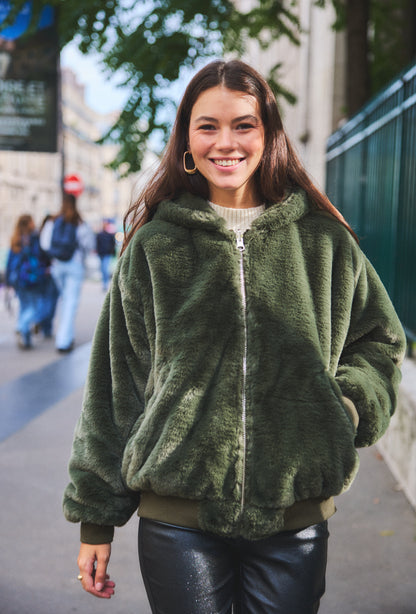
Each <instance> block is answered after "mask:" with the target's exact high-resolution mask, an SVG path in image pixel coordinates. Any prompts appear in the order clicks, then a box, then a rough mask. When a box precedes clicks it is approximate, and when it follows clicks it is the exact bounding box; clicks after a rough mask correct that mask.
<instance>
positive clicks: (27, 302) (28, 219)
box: [6, 214, 47, 349]
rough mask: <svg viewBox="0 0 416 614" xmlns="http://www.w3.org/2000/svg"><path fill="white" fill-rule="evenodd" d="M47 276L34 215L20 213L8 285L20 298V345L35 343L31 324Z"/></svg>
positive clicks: (9, 263) (10, 261) (9, 258)
mask: <svg viewBox="0 0 416 614" xmlns="http://www.w3.org/2000/svg"><path fill="white" fill-rule="evenodd" d="M46 276H47V260H46V257H45V254H43V253H42V250H41V248H40V245H39V236H38V234H37V232H36V229H35V223H34V221H33V218H32V216H31V215H29V214H25V215H21V216H20V217H19V218H18V220H17V222H16V226H15V228H14V232H13V235H12V237H11V242H10V250H9V253H8V258H7V267H6V285H8V286H11V287H13V288H14V290H15V292H16V295H17V298H18V300H19V313H18V318H17V330H16V333H17V335H18V345H19V347H20V348H21V349H30V348H31V347H32V336H31V334H32V328H33V326H34V325H35V324H36V319H37V313H38V305H39V301H40V297H41V292H42V286H43V284H44V282H45V279H46Z"/></svg>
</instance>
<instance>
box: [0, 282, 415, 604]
mask: <svg viewBox="0 0 416 614" xmlns="http://www.w3.org/2000/svg"><path fill="white" fill-rule="evenodd" d="M102 298H103V297H102V295H101V292H100V290H99V286H98V285H95V286H94V284H92V283H89V282H88V283H87V284H86V285H85V288H84V291H83V296H82V302H81V307H80V312H79V323H77V346H76V349H75V350H74V352H73V353H72V354H71V355H68V356H64V357H61V356H59V355H57V354H56V353H55V352H54V350H53V345H52V346H51V345H49V346H46V345H45V344H44V343H43V342H40V341H39V345H38V348H37V349H35V350H33V351H31V352H19V351H18V350H15V349H14V345H13V344H14V336H13V333H12V329H11V331H10V330H9V331H8V330H7V325H9V326H10V322H9V323H7V321H6V316H5V315H4V313H2V312H1V310H0V359H1V364H2V368H1V370H0V394H1V392H2V390H3V391H4V390H6V388H7V389H9V391H10V387H11V386H12V384H13V385H16V389H17V388H18V386H17V383H18V382H20V383H21V382H22V381H26V382H27V381H28V380H27V379H24V378H25V377H26V378H27V377H28V374H30V376H31V377H32V378H34V379H36V378H37V379H38V380H39V385H40V387H41V388H44V389H45V390H46V391H47V392H48V391H49V392H50V399H52V401H51V404H50V405H48V409H46V410H45V411H43V412H42V413H38V414H36V417H34V418H33V419H31V420H30V421H29V422H27V424H25V425H24V426H23V427H20V428H19V430H17V431H16V432H14V433H13V434H12V435H10V436H9V437H7V438H6V439H4V440H3V441H2V442H0V476H1V478H0V480H1V493H2V504H1V507H0V522H1V527H2V544H1V548H0V568H1V570H2V571H1V575H0V612H1V614H71V613H73V612H82V614H94V613H106V612H108V613H110V612H111V614H129V613H131V614H133V613H134V614H150V610H149V607H148V605H147V600H146V597H145V593H144V589H143V584H142V581H141V579H140V573H139V568H138V560H137V517H133V518H132V519H131V520H130V522H129V523H128V524H127V525H126V527H124V528H122V529H118V530H116V538H115V542H114V545H113V554H112V559H111V563H110V568H109V572H110V574H111V577H112V578H113V579H114V580H115V581H116V583H117V593H116V595H115V597H114V598H112V599H111V600H109V601H106V600H97V599H94V598H93V597H91V596H90V595H88V594H86V593H84V592H83V591H82V590H81V587H80V586H79V582H78V581H77V579H76V576H77V574H78V569H77V565H76V555H77V550H78V542H79V534H78V526H76V525H72V524H70V523H68V522H66V521H65V519H64V517H63V515H62V511H61V499H62V492H63V489H64V487H65V485H66V483H67V462H68V457H69V452H70V446H71V441H72V433H73V428H74V425H75V422H76V419H77V417H78V415H79V411H80V406H81V401H82V383H81V382H80V380H77V379H75V380H74V381H73V387H72V389H68V390H66V392H65V397H64V398H60V399H58V400H55V401H54V400H53V399H54V396H53V395H54V388H60V386H57V385H56V384H57V380H56V376H55V375H53V374H54V373H56V372H57V371H56V369H63V370H64V371H66V372H67V373H69V372H70V370H71V369H73V368H74V365H78V366H79V367H80V368H81V365H83V364H85V357H86V355H87V353H88V350H89V345H88V344H89V341H90V339H91V336H92V330H93V328H94V325H95V321H96V318H97V315H98V312H99V309H100V306H101V303H102ZM14 354H16V356H15V355H14ZM45 369H49V371H46V372H47V373H49V375H50V377H49V379H48V380H46V381H43V379H42V374H43V375H44V374H45ZM51 373H52V375H51ZM19 378H22V379H19ZM24 390H25V389H24ZM28 395H29V400H33V403H29V406H32V407H34V406H35V405H36V403H35V399H34V396H33V392H32V393H31V392H29V391H28ZM0 415H1V416H2V420H3V417H4V409H3V407H2V409H1V410H0ZM360 456H361V470H360V472H359V474H358V477H357V479H356V481H355V483H354V484H353V486H352V488H351V490H350V491H349V492H348V493H346V494H345V495H342V496H341V497H339V498H338V500H337V507H338V512H337V514H336V515H335V516H334V517H333V518H332V519H331V520H330V521H329V528H330V532H331V538H330V542H329V561H328V575H327V592H326V595H325V596H324V598H323V600H322V605H321V609H320V611H319V614H414V613H415V612H416V605H415V604H416V581H415V575H416V541H415V539H416V516H415V514H414V512H413V510H412V508H411V506H410V505H409V503H408V502H407V500H406V499H405V497H404V496H403V493H402V492H400V491H398V490H397V489H396V484H395V480H394V478H393V477H392V475H391V473H390V472H389V470H388V468H387V466H386V464H385V463H384V461H383V460H382V458H381V456H380V455H379V454H378V452H377V450H376V448H371V449H369V450H362V451H361V452H360ZM184 614H190V613H185V612H184ZM192 614H197V613H192ZM253 614H257V613H253ZM293 614H297V613H296V612H293Z"/></svg>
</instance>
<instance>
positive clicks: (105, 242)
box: [96, 220, 116, 292]
mask: <svg viewBox="0 0 416 614" xmlns="http://www.w3.org/2000/svg"><path fill="white" fill-rule="evenodd" d="M96 250H97V254H98V257H99V259H100V269H101V279H102V284H103V290H104V292H106V291H107V290H108V284H109V283H110V278H111V273H110V267H111V262H112V259H113V257H114V256H115V254H116V239H115V233H114V232H113V231H112V226H111V223H110V222H109V221H108V220H104V222H103V227H102V230H101V231H100V232H98V233H97V236H96Z"/></svg>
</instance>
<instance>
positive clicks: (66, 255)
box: [49, 216, 78, 262]
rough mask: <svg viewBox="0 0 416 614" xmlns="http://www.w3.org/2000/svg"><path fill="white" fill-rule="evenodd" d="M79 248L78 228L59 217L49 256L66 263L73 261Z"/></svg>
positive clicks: (53, 232)
mask: <svg viewBox="0 0 416 614" xmlns="http://www.w3.org/2000/svg"><path fill="white" fill-rule="evenodd" d="M77 247H78V243H77V227H76V226H75V224H71V223H70V222H65V220H64V218H63V217H62V216H60V217H58V218H57V219H56V220H55V222H54V225H53V230H52V239H51V246H50V248H49V255H50V256H51V258H57V260H63V261H64V262H66V261H67V260H71V258H72V256H73V255H74V252H75V250H76V248H77Z"/></svg>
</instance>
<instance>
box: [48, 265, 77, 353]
mask: <svg viewBox="0 0 416 614" xmlns="http://www.w3.org/2000/svg"><path fill="white" fill-rule="evenodd" d="M52 275H53V278H54V280H55V283H56V285H57V288H58V291H59V302H60V306H59V318H58V327H57V330H56V337H55V345H56V347H57V349H58V350H66V349H67V348H69V347H70V346H71V344H72V343H73V341H74V336H75V334H74V330H75V317H76V315H77V309H78V304H79V297H80V294H81V287H82V282H83V280H84V265H83V264H82V262H81V261H80V260H78V259H74V258H73V259H72V260H68V261H67V262H63V261H61V260H54V262H53V264H52Z"/></svg>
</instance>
